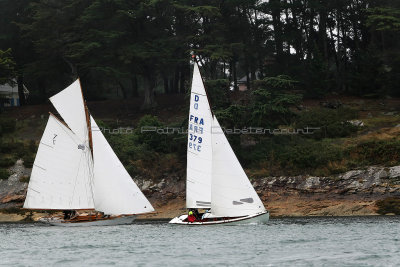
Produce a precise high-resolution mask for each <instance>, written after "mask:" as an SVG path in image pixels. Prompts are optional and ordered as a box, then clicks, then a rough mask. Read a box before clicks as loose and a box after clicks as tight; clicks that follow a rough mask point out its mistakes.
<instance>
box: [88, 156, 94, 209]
mask: <svg viewBox="0 0 400 267" xmlns="http://www.w3.org/2000/svg"><path fill="white" fill-rule="evenodd" d="M87 165H88V172H89V187H90V193H91V194H90V195H91V197H92V202H93V206H94V205H95V201H94V190H93V183H94V159H93V157H92V153H88V159H87Z"/></svg>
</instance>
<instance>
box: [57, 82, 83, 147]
mask: <svg viewBox="0 0 400 267" xmlns="http://www.w3.org/2000/svg"><path fill="white" fill-rule="evenodd" d="M50 101H51V103H52V104H53V106H54V107H55V108H56V110H57V111H58V113H59V114H60V115H61V117H62V118H63V119H64V121H65V122H66V123H67V124H68V126H69V128H70V129H71V130H72V131H73V132H74V133H75V134H76V135H77V136H78V138H79V140H80V142H81V143H85V145H86V146H88V143H87V142H88V125H87V119H86V112H85V103H84V100H83V96H82V89H81V84H80V82H79V79H77V80H76V81H75V82H73V83H72V84H71V85H70V86H68V87H67V88H65V89H64V90H62V91H61V92H59V93H58V94H56V95H54V96H52V97H50Z"/></svg>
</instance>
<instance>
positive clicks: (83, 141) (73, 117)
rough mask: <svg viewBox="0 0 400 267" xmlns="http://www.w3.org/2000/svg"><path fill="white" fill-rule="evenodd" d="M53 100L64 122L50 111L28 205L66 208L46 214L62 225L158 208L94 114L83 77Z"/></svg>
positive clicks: (130, 216) (114, 219) (124, 217)
mask: <svg viewBox="0 0 400 267" xmlns="http://www.w3.org/2000/svg"><path fill="white" fill-rule="evenodd" d="M50 101H51V102H52V104H53V105H54V107H55V108H56V110H57V111H58V112H59V114H60V115H61V116H62V118H63V119H64V122H63V121H60V120H59V119H58V118H57V117H56V116H54V115H53V114H51V113H50V117H49V120H48V122H47V125H46V128H45V131H44V133H43V136H42V139H41V140H40V144H39V148H38V152H37V154H36V158H35V161H34V163H33V168H32V174H31V178H30V181H29V185H28V190H27V195H26V199H25V203H24V208H25V209H34V210H62V211H64V216H50V217H43V218H41V219H40V221H41V222H46V223H50V224H52V225H60V226H81V225H85V226H86V225H117V224H129V223H132V221H133V220H134V219H135V217H136V215H137V214H142V213H148V212H152V211H154V209H153V207H152V205H151V204H150V202H149V201H148V200H147V199H146V197H145V196H144V195H143V193H142V192H141V191H140V189H139V188H138V186H137V185H136V184H135V183H134V182H133V180H132V178H131V177H130V175H129V174H128V172H127V171H126V169H125V168H124V166H123V165H122V163H121V162H120V161H119V159H118V157H117V156H116V155H115V153H114V151H113V150H112V148H111V146H110V145H109V144H108V142H107V140H106V139H105V137H104V135H103V134H102V132H101V131H100V130H99V128H98V126H97V124H96V122H95V120H94V119H93V117H92V116H90V114H89V111H88V109H87V107H86V104H85V101H84V99H83V95H82V89H81V85H80V82H79V80H76V81H75V82H74V83H73V84H71V85H70V86H69V87H67V88H66V89H64V90H63V91H61V92H59V93H58V94H56V95H54V96H53V97H51V98H50ZM79 210H85V213H82V212H79ZM76 211H78V212H76ZM79 213H80V214H79Z"/></svg>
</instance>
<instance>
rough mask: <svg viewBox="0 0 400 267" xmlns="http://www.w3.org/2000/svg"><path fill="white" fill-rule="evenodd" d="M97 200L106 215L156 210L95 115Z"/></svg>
mask: <svg viewBox="0 0 400 267" xmlns="http://www.w3.org/2000/svg"><path fill="white" fill-rule="evenodd" d="M90 119H91V125H92V137H93V159H94V179H93V188H94V202H95V208H96V210H98V211H102V212H104V213H105V214H111V215H119V214H139V213H146V212H152V211H154V209H153V207H152V206H151V204H150V202H149V201H148V200H147V198H146V197H145V196H144V195H143V193H142V192H141V191H140V189H139V188H138V186H137V185H136V184H135V182H133V180H132V178H131V177H130V175H129V174H128V172H127V171H126V169H125V168H124V166H123V165H122V163H121V162H120V161H119V159H118V157H117V155H115V153H114V151H113V149H112V148H111V146H110V145H109V144H108V142H107V140H106V138H105V137H104V135H103V133H102V132H101V131H100V129H99V127H98V126H97V124H96V122H95V120H94V119H93V117H90Z"/></svg>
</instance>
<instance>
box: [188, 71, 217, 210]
mask: <svg viewBox="0 0 400 267" xmlns="http://www.w3.org/2000/svg"><path fill="white" fill-rule="evenodd" d="M188 124H189V125H188V147H187V168H186V170H187V171H186V207H187V208H210V207H211V175H212V174H211V166H212V148H211V125H212V113H211V109H210V105H209V102H208V98H207V93H206V91H205V88H204V84H203V80H202V78H201V75H200V71H199V67H198V65H197V63H195V65H194V69H193V79H192V88H191V96H190V112H189V123H188Z"/></svg>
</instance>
